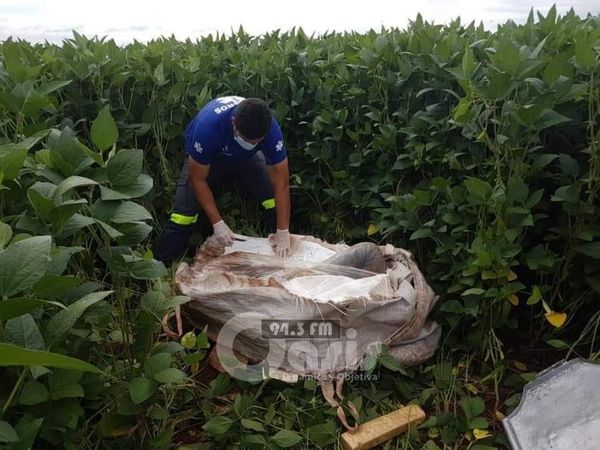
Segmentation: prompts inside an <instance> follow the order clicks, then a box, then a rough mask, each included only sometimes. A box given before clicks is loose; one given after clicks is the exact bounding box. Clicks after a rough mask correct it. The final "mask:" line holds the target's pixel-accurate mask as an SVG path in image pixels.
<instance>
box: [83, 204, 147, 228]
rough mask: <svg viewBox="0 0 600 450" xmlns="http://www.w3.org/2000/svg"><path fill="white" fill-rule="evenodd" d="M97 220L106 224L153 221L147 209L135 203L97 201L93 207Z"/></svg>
mask: <svg viewBox="0 0 600 450" xmlns="http://www.w3.org/2000/svg"><path fill="white" fill-rule="evenodd" d="M92 211H93V214H94V217H95V218H96V219H100V220H102V221H104V222H114V223H131V222H138V221H143V220H152V215H151V214H150V213H149V212H148V210H147V209H146V208H144V207H143V206H141V205H138V204H137V203H134V202H129V201H126V202H121V201H112V202H103V201H100V200H99V201H97V202H96V203H94V206H93V209H92Z"/></svg>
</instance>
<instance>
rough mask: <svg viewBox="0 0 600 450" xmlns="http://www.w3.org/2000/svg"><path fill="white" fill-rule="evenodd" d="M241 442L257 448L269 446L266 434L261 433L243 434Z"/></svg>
mask: <svg viewBox="0 0 600 450" xmlns="http://www.w3.org/2000/svg"><path fill="white" fill-rule="evenodd" d="M241 442H242V444H243V445H244V446H246V447H249V448H255V449H260V450H262V449H264V448H267V441H266V440H265V438H264V436H262V435H260V434H243V435H242V437H241Z"/></svg>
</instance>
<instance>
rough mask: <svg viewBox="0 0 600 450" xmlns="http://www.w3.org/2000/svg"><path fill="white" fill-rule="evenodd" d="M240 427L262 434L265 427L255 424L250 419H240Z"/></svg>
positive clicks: (258, 423) (254, 421) (255, 422)
mask: <svg viewBox="0 0 600 450" xmlns="http://www.w3.org/2000/svg"><path fill="white" fill-rule="evenodd" d="M242 426H243V427H244V428H246V429H247V430H253V431H258V432H264V431H265V427H264V426H263V424H262V423H260V422H257V421H256V420H251V419H242Z"/></svg>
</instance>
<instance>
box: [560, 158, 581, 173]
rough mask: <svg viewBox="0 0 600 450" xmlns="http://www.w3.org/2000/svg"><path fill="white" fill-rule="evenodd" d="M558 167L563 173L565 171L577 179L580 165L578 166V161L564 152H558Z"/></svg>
mask: <svg viewBox="0 0 600 450" xmlns="http://www.w3.org/2000/svg"><path fill="white" fill-rule="evenodd" d="M560 167H561V169H562V170H563V172H564V173H566V174H567V175H569V176H570V177H571V178H573V179H577V177H578V176H579V173H580V172H581V167H579V163H578V162H577V161H576V160H575V159H573V158H572V157H571V156H569V155H567V154H566V153H561V154H560Z"/></svg>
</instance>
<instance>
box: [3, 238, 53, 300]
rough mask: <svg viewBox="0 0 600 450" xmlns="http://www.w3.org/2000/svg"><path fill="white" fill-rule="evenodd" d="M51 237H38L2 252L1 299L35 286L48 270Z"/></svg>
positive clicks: (18, 243) (17, 243)
mask: <svg viewBox="0 0 600 450" xmlns="http://www.w3.org/2000/svg"><path fill="white" fill-rule="evenodd" d="M51 245H52V238H51V237H50V236H36V237H32V238H28V239H24V240H22V241H19V242H16V243H13V244H11V245H9V246H8V247H7V248H5V249H4V250H0V297H3V296H6V297H10V296H13V295H15V294H18V293H19V292H23V291H25V290H27V289H29V288H30V287H31V286H33V285H34V284H35V283H36V282H37V281H38V280H39V279H40V278H42V277H43V276H44V274H45V273H46V271H47V270H48V267H49V263H50V247H51Z"/></svg>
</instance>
